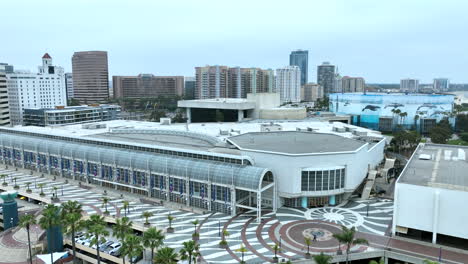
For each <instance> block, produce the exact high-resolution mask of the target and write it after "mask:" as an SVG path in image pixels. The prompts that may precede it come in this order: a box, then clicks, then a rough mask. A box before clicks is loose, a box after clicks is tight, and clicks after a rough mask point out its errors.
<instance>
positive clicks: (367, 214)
mask: <svg viewBox="0 0 468 264" xmlns="http://www.w3.org/2000/svg"><path fill="white" fill-rule="evenodd" d="M369 205H370V202H369V201H368V202H367V212H366V216H367V217H369Z"/></svg>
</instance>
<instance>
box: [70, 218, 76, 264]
mask: <svg viewBox="0 0 468 264" xmlns="http://www.w3.org/2000/svg"><path fill="white" fill-rule="evenodd" d="M71 231H72V250H73V263H74V264H76V263H77V262H76V245H75V225H72V226H71Z"/></svg>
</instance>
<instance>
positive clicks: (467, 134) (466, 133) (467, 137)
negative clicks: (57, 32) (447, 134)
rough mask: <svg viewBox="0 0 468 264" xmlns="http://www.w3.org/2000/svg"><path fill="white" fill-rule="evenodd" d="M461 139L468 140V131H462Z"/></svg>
mask: <svg viewBox="0 0 468 264" xmlns="http://www.w3.org/2000/svg"><path fill="white" fill-rule="evenodd" d="M460 138H461V140H463V141H465V142H468V132H464V133H460Z"/></svg>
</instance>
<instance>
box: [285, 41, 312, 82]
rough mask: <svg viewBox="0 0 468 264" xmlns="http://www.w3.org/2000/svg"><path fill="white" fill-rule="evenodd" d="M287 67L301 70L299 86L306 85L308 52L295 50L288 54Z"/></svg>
mask: <svg viewBox="0 0 468 264" xmlns="http://www.w3.org/2000/svg"><path fill="white" fill-rule="evenodd" d="M289 65H290V66H298V67H299V69H301V86H302V85H304V84H306V83H307V73H308V71H309V51H308V50H295V51H292V52H291V54H289Z"/></svg>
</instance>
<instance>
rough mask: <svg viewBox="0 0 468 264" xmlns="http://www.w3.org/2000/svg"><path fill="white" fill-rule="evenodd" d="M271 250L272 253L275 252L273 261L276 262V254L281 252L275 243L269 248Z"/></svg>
mask: <svg viewBox="0 0 468 264" xmlns="http://www.w3.org/2000/svg"><path fill="white" fill-rule="evenodd" d="M271 249H273V251H274V252H275V256H274V257H273V261H274V262H278V252H280V251H281V248H280V246H279V245H278V244H277V243H275V244H274V245H273V246H271Z"/></svg>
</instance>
